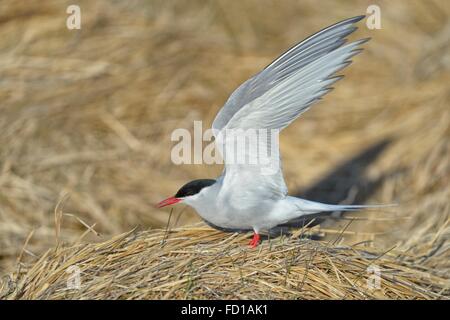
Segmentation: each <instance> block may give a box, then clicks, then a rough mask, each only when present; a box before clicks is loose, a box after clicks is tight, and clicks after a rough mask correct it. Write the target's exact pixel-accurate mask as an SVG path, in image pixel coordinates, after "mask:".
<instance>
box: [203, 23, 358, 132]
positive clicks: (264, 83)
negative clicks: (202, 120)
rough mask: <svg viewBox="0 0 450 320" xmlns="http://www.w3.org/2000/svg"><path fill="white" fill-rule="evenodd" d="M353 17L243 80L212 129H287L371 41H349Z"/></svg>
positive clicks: (319, 34)
mask: <svg viewBox="0 0 450 320" xmlns="http://www.w3.org/2000/svg"><path fill="white" fill-rule="evenodd" d="M363 18H364V16H358V17H354V18H350V19H347V20H344V21H341V22H338V23H336V24H334V25H332V26H330V27H328V28H325V29H323V30H321V31H319V32H317V33H315V34H314V35H312V36H310V37H308V38H307V39H305V40H304V41H302V42H300V43H298V44H297V45H295V46H293V47H292V48H291V49H289V50H288V51H287V52H285V53H284V54H282V55H281V56H280V57H279V58H277V59H276V60H275V61H273V62H272V63H271V64H270V65H268V66H267V67H266V68H265V69H263V70H262V71H261V72H259V73H258V74H256V75H255V76H253V77H252V78H250V79H249V80H247V81H246V82H244V83H243V84H242V85H241V86H240V87H239V88H237V89H236V90H235V91H234V92H233V93H232V94H231V96H230V97H229V99H228V100H227V102H226V103H225V105H224V106H223V108H222V109H221V110H220V111H219V113H218V114H217V116H216V118H215V120H214V122H213V125H212V128H213V131H214V133H215V135H216V137H217V135H218V133H219V132H220V131H222V129H236V128H241V129H249V128H251V129H283V128H285V127H286V126H287V125H289V123H291V122H292V121H293V120H294V119H295V118H297V117H298V116H299V115H300V114H301V113H302V112H304V111H306V110H307V109H308V107H309V106H310V105H311V104H312V103H314V102H315V101H317V100H318V99H320V97H322V96H323V95H324V94H326V93H327V92H328V91H329V90H330V86H331V85H332V84H333V83H334V82H336V81H337V80H339V79H340V77H332V75H334V74H335V73H336V72H337V71H339V70H340V69H342V68H344V67H346V66H347V65H348V64H350V62H351V61H350V60H349V59H350V58H351V57H352V56H354V55H355V54H357V53H358V52H360V51H361V50H362V49H359V48H358V47H359V45H361V44H362V43H364V42H366V41H367V39H363V40H359V41H356V42H353V43H350V44H348V45H345V46H344V44H345V42H346V39H345V37H347V36H348V35H349V34H351V33H352V32H354V31H355V30H356V29H357V27H355V25H354V24H355V23H356V22H358V21H360V20H361V19H363Z"/></svg>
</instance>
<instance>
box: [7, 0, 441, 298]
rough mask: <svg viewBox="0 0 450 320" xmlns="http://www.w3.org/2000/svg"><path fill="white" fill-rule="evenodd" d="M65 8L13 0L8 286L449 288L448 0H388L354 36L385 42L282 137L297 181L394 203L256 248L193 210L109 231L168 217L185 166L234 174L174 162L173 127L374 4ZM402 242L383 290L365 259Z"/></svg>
mask: <svg viewBox="0 0 450 320" xmlns="http://www.w3.org/2000/svg"><path fill="white" fill-rule="evenodd" d="M69 4H72V3H71V2H70V1H67V2H64V1H40V2H39V5H37V4H35V5H32V4H30V3H29V2H28V1H12V0H11V1H2V2H1V4H0V36H1V38H2V42H1V44H0V84H1V85H0V101H1V104H0V108H1V114H2V116H1V117H0V133H1V134H0V145H1V146H2V148H0V275H4V277H3V281H2V283H1V284H0V286H2V288H3V291H2V292H3V294H4V295H5V296H7V297H8V298H20V297H21V298H31V297H35V298H38V297H39V298H61V297H64V296H66V295H67V296H71V297H75V298H94V297H105V298H106V297H107V298H138V297H141V298H142V297H146V298H150V297H154V298H157V297H158V298H159V297H166V298H181V297H193V298H196V297H205V298H206V297H208V298H212V297H221V298H226V297H236V298H237V297H249V298H261V297H267V298H270V297H273V298H294V297H301V298H339V297H344V296H345V297H346V298H379V297H392V298H440V297H448V296H449V294H448V285H449V282H448V279H449V271H450V265H449V262H448V261H450V260H449V258H450V257H449V243H450V242H449V235H450V232H449V231H450V225H449V214H450V204H449V201H448V199H449V198H450V187H449V180H450V143H449V136H450V125H449V124H450V108H449V101H450V91H449V86H448V83H450V72H449V70H450V64H449V61H450V56H449V55H450V48H449V41H448V39H449V37H450V36H449V35H450V6H448V4H447V2H446V1H444V0H443V1H427V2H425V1H408V2H406V1H402V2H400V1H399V2H388V1H380V2H379V4H380V6H381V8H382V19H383V20H382V29H381V30H373V31H370V30H367V29H366V28H364V24H361V26H362V27H361V28H360V29H359V30H358V31H357V34H356V37H357V38H362V37H366V36H371V37H372V40H371V41H370V42H369V43H368V44H367V45H366V46H365V47H366V50H365V52H364V53H363V54H362V55H360V56H358V57H357V58H355V63H354V64H353V65H352V66H351V67H350V68H349V69H348V70H347V71H346V72H345V75H346V78H345V79H344V80H343V81H341V82H340V83H339V84H337V85H336V90H334V92H332V93H330V94H329V95H328V96H327V97H326V98H325V99H324V100H323V102H321V103H320V104H318V105H316V106H315V107H314V108H312V109H311V110H310V111H309V112H308V113H306V114H305V115H303V116H302V119H300V120H299V121H297V122H296V123H294V124H293V125H292V126H290V127H289V128H288V129H287V130H286V131H285V132H284V133H283V135H282V137H281V146H282V155H283V161H284V162H283V165H284V170H285V177H286V180H287V184H288V187H289V188H290V190H291V193H293V194H301V195H305V196H307V197H308V198H310V199H316V200H321V201H329V202H340V201H346V202H360V203H363V202H367V203H391V202H396V203H399V206H398V207H397V208H396V209H395V210H394V211H390V212H375V213H373V214H365V215H360V216H358V217H364V218H367V220H362V219H361V220H358V221H355V222H353V223H352V224H351V225H350V226H349V227H348V228H347V229H346V233H344V234H343V236H342V237H339V241H337V242H336V243H334V244H333V242H334V240H333V239H335V237H336V236H337V235H339V232H340V230H342V229H343V228H344V227H345V225H346V224H347V223H348V221H340V222H337V223H336V222H334V223H332V224H329V225H325V226H323V227H322V229H321V230H316V232H318V233H320V234H323V235H324V236H325V238H324V240H322V241H320V242H314V241H309V240H297V239H291V240H285V241H287V242H286V243H284V244H281V243H280V242H278V240H273V241H272V242H271V244H272V247H271V249H270V250H269V248H268V245H267V244H265V245H263V246H262V248H261V249H260V250H257V251H249V250H247V249H246V248H243V247H242V246H241V244H242V242H243V237H244V235H232V234H224V233H220V232H217V231H214V230H210V229H209V228H206V227H203V226H199V225H194V226H192V227H181V228H180V227H179V226H182V225H186V223H193V222H195V221H197V220H198V218H197V217H196V215H195V213H194V212H192V211H191V210H186V211H185V213H183V215H182V216H181V218H180V220H179V221H178V223H177V225H175V223H174V221H175V220H177V219H175V218H174V219H172V228H173V231H172V232H171V233H170V235H169V237H168V239H167V243H166V244H165V246H163V247H162V248H161V247H160V246H161V243H160V241H161V238H162V236H163V234H164V231H160V230H153V231H141V232H135V233H131V234H126V235H123V236H120V237H118V238H113V240H108V239H109V238H110V237H112V236H114V235H117V234H121V233H123V232H127V231H128V230H130V229H132V228H134V227H136V226H141V228H142V229H148V227H155V228H162V227H164V226H165V224H166V223H167V220H168V216H169V214H168V212H167V211H162V210H157V209H155V208H154V207H153V204H154V203H155V202H157V201H159V200H161V199H162V198H164V197H166V196H167V195H170V194H173V193H174V191H176V190H177V188H178V187H179V186H180V185H181V184H183V183H184V182H186V181H187V180H190V179H194V178H198V177H213V176H215V175H217V174H218V173H219V172H220V170H221V168H220V167H218V166H197V165H196V166H194V165H187V166H175V165H173V164H172V163H171V162H170V148H171V146H172V143H171V142H170V133H171V132H172V130H173V129H175V128H180V127H185V128H192V124H193V120H204V121H205V124H204V127H206V126H207V125H208V124H210V123H211V121H212V119H213V117H214V115H215V113H216V112H217V110H218V109H219V107H220V105H221V104H222V103H223V102H224V100H225V99H226V97H227V96H228V94H229V93H230V92H231V91H232V90H233V89H234V88H235V87H236V86H237V85H238V84H239V83H241V82H242V81H243V80H245V79H246V78H248V77H249V76H250V75H251V74H253V73H254V72H256V71H258V70H259V69H260V68H262V67H263V66H265V65H266V64H267V63H268V62H270V61H271V60H272V59H273V58H274V57H275V56H277V54H279V53H280V52H281V51H282V50H284V49H286V48H287V47H289V46H290V45H292V44H293V43H295V42H296V41H298V40H299V39H302V38H304V37H305V36H307V35H309V34H310V33H312V32H314V31H317V30H318V29H320V28H322V27H324V26H326V25H328V24H330V23H333V22H336V21H338V20H341V19H343V18H346V17H349V16H353V15H358V14H361V13H362V12H365V9H366V6H367V3H366V2H365V1H357V2H355V3H351V2H345V3H339V5H338V4H336V2H334V1H325V2H323V3H322V4H321V6H320V7H318V6H317V4H316V2H315V1H312V0H307V1H302V2H301V3H299V2H298V1H283V4H282V5H281V4H280V3H278V2H276V1H268V0H264V1H256V0H250V1H244V2H242V1H196V0H193V1H189V2H185V3H182V2H175V1H174V2H171V1H127V2H126V3H125V2H114V3H112V2H109V1H95V2H94V1H80V5H81V9H82V17H83V22H82V29H81V30H80V31H69V30H67V29H66V28H65V18H66V16H67V15H66V14H65V10H66V7H67V5H69ZM385 140H388V141H390V142H389V143H388V144H382V143H381V144H380V142H382V141H385ZM377 145H378V146H381V147H374V148H375V150H376V151H375V152H374V151H373V150H372V151H370V150H369V151H370V152H369V151H367V152H365V151H366V150H368V149H371V148H372V147H373V146H377ZM372 149H373V148H372ZM358 154H363V156H361V157H357V156H356V155H358ZM341 163H346V165H345V166H340V164H341ZM65 194H68V195H69V197H68V198H67V199H65V200H64V201H63V202H62V203H61V206H58V208H57V210H56V214H55V210H54V208H55V206H56V205H57V203H58V202H59V201H60V200H61V199H62V198H63V197H64V195H65ZM62 205H63V206H62ZM176 213H177V214H178V210H177V212H176ZM55 220H56V226H57V227H56V228H55ZM88 227H89V228H93V229H89V228H88ZM55 229H56V230H57V232H56V233H57V235H56V238H57V245H58V249H57V250H55V249H54V247H55ZM314 230H315V229H314ZM333 230H334V231H333ZM330 240H331V242H329V244H328V241H330ZM367 240H370V243H367V242H365V243H364V246H363V247H362V246H361V245H358V246H356V247H352V245H353V244H355V243H358V242H361V241H367ZM105 241H106V242H105ZM98 242H100V243H98ZM86 243H87V244H86ZM394 246H395V249H394V250H393V251H390V252H389V253H387V254H386V255H384V256H382V257H381V258H379V259H378V260H376V261H375V263H376V264H377V265H378V266H379V267H380V268H381V270H382V275H383V281H382V284H383V288H382V290H381V291H375V292H369V291H368V290H367V288H366V287H365V283H366V280H365V278H366V277H367V274H366V273H364V272H363V271H364V270H365V269H366V268H367V266H368V265H369V264H370V263H372V262H374V261H373V260H371V259H372V258H373V257H375V256H378V255H379V254H381V253H383V252H386V251H387V250H389V249H390V248H392V247H394ZM350 248H351V249H350ZM313 252H315V254H313ZM367 252H369V253H370V254H367ZM18 257H19V258H18ZM311 259H312V260H311ZM189 261H191V262H189ZM308 261H310V262H311V263H310V264H309V265H307V263H308ZM17 262H18V263H17ZM183 263H184V264H183ZM69 264H77V265H79V266H80V268H81V270H82V272H83V287H82V290H81V291H79V292H71V291H65V290H62V289H63V288H64V286H65V282H66V279H67V274H66V273H65V268H66V267H67V266H68V265H69ZM256 268H258V270H259V269H260V270H261V271H260V272H257V273H255V271H254V270H256ZM306 269H308V272H305V270H306ZM287 270H289V271H287ZM111 271H114V272H111ZM11 273H13V274H11ZM7 274H9V275H8V276H6V275H7ZM359 279H360V280H359ZM243 284H246V285H243ZM105 288H109V289H108V290H106V289H105Z"/></svg>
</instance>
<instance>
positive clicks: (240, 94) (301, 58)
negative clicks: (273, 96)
mask: <svg viewBox="0 0 450 320" xmlns="http://www.w3.org/2000/svg"><path fill="white" fill-rule="evenodd" d="M363 18H364V16H358V17H354V18H350V19H347V20H344V21H341V22H338V23H336V24H334V25H332V26H330V27H327V28H325V29H323V30H321V31H319V32H317V33H315V34H314V35H312V36H310V37H308V38H307V39H305V40H303V41H302V42H300V43H298V44H297V45H295V46H293V47H292V48H291V49H289V50H288V51H286V52H285V53H284V54H282V55H281V56H280V57H279V58H277V59H275V60H274V61H273V62H272V63H271V64H270V65H268V66H267V67H266V68H265V69H263V70H262V71H261V72H259V73H258V74H256V75H255V76H253V77H252V78H250V79H249V80H247V81H246V82H244V83H243V84H242V85H241V86H240V87H239V88H237V89H236V90H235V91H234V92H233V93H232V94H231V96H230V97H229V99H228V100H227V102H226V103H225V105H224V107H223V108H222V109H221V110H220V112H219V113H218V114H217V116H216V118H215V120H214V122H213V125H212V127H213V129H214V130H215V131H220V130H221V129H223V128H224V127H225V126H226V125H227V123H228V122H229V121H230V120H231V118H232V117H233V116H234V115H235V114H236V113H237V112H238V111H239V110H240V109H242V108H243V107H244V106H245V105H247V104H248V103H250V102H251V101H253V100H255V99H256V98H258V97H260V96H262V95H263V94H264V93H266V92H267V91H269V90H271V89H272V88H274V87H275V86H277V85H278V84H280V83H281V82H283V81H285V80H286V79H288V78H289V77H291V76H292V75H294V74H295V73H297V72H298V71H299V70H301V69H303V68H304V67H306V66H308V65H309V64H311V63H312V62H314V61H317V60H318V59H320V58H322V57H324V56H326V55H328V54H329V53H331V52H333V51H334V50H336V49H337V48H339V47H341V46H342V45H343V44H344V43H345V42H346V40H345V37H347V36H348V35H349V34H351V33H352V32H354V31H355V30H356V29H357V28H356V27H355V26H354V24H355V23H356V22H358V21H360V20H361V19H363ZM299 80H301V79H299Z"/></svg>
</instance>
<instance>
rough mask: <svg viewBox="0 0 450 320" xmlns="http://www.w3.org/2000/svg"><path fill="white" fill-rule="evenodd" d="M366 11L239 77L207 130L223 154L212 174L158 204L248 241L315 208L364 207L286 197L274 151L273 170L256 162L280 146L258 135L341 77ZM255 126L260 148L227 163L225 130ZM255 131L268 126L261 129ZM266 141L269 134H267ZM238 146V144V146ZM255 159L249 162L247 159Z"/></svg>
mask: <svg viewBox="0 0 450 320" xmlns="http://www.w3.org/2000/svg"><path fill="white" fill-rule="evenodd" d="M362 18H363V16H360V17H355V18H351V19H347V20H344V21H342V22H339V23H337V24H335V25H333V26H330V27H328V28H326V29H323V30H322V31H320V32H318V33H316V34H314V35H313V36H311V37H309V38H307V39H306V40H304V41H302V42H300V43H299V44H297V45H295V46H294V47H292V48H291V49H290V50H288V51H287V52H286V53H284V54H283V55H281V56H280V57H279V58H277V59H276V60H275V61H274V62H272V63H271V64H270V65H269V66H267V67H266V68H265V69H263V70H262V71H261V72H259V73H258V74H256V75H255V76H253V77H252V78H250V79H249V80H247V81H246V82H244V83H243V84H242V85H241V86H240V87H239V88H238V89H236V90H235V91H234V92H233V94H232V95H231V96H230V98H229V99H228V101H227V102H226V103H225V105H224V107H223V108H222V109H221V110H220V111H219V113H218V115H217V116H216V118H215V120H214V122H213V125H212V128H213V131H214V135H215V138H216V140H215V142H216V145H218V147H219V150H221V153H222V155H224V159H225V168H224V171H223V173H222V175H221V176H219V177H218V178H217V179H215V180H212V179H201V180H194V181H192V182H189V183H188V184H186V185H185V186H183V187H182V188H181V189H180V190H179V191H178V192H177V194H176V195H175V196H174V197H171V198H168V199H166V200H164V201H162V202H161V203H160V204H159V207H163V206H166V205H169V204H174V203H177V202H180V201H183V202H184V203H186V204H188V205H190V206H191V207H193V208H194V209H195V210H196V211H197V212H198V214H199V215H200V216H201V217H202V218H203V219H204V220H206V221H207V222H208V223H210V224H211V225H214V226H216V227H219V228H222V229H229V230H253V231H254V233H255V237H254V239H253V240H252V242H251V245H252V246H255V245H257V243H258V241H259V233H260V232H261V231H269V230H270V229H272V228H274V227H276V226H278V225H281V224H284V223H286V222H289V221H291V220H293V219H298V218H299V217H303V216H310V215H314V214H317V213H319V212H333V211H351V210H356V209H360V208H364V207H368V206H348V205H329V204H323V203H319V202H313V201H308V200H304V199H300V198H297V197H293V196H289V195H288V190H287V187H286V184H285V182H284V178H283V173H282V169H281V158H280V156H279V153H278V152H275V156H274V157H273V158H271V164H274V165H272V166H271V167H270V168H271V169H272V170H270V171H267V170H266V171H265V169H267V163H265V164H264V165H263V164H262V163H261V162H260V161H258V160H260V158H261V155H260V153H258V152H259V151H260V150H262V149H261V148H262V147H269V149H271V155H273V154H274V153H273V151H278V145H277V144H274V143H272V142H271V140H267V139H261V138H262V137H264V135H265V134H267V132H272V131H275V132H279V131H281V130H282V129H284V128H285V127H287V126H288V125H289V124H290V123H291V122H292V121H294V120H295V119H296V118H297V117H298V116H300V114H302V113H303V112H304V111H306V110H307V109H309V107H310V106H311V105H312V104H313V103H314V102H316V101H318V100H319V99H320V98H321V97H322V96H323V95H325V94H326V93H327V92H328V91H330V90H331V87H330V86H331V85H332V84H333V83H334V82H336V81H338V80H339V79H340V78H341V77H339V76H334V75H335V73H336V72H337V71H339V70H341V69H343V68H344V67H346V66H347V65H348V64H350V62H351V61H350V60H349V59H350V58H351V57H352V56H354V55H355V54H357V53H359V52H360V51H361V50H362V49H360V48H359V46H360V45H361V44H362V43H364V42H366V41H367V39H363V40H359V41H355V42H352V43H350V44H347V45H344V44H345V42H346V40H345V37H346V36H348V35H349V34H350V33H352V32H353V31H355V30H356V27H355V26H354V23H356V22H358V21H359V20H361V19H362ZM233 130H234V131H236V130H254V131H255V132H256V135H255V137H256V142H255V144H257V146H258V148H256V149H252V148H249V147H247V146H245V147H244V148H240V149H239V148H238V149H237V152H241V153H242V154H243V155H244V156H245V159H246V161H245V162H244V163H241V162H234V161H230V159H231V158H228V157H227V150H228V148H229V147H230V146H233V148H234V145H235V143H236V140H235V139H234V138H233V136H232V135H231V136H230V135H229V134H228V131H233ZM258 130H266V131H264V132H263V133H261V132H262V131H258ZM266 138H267V136H266ZM241 147H242V146H241ZM255 150H257V151H255ZM251 160H254V161H251Z"/></svg>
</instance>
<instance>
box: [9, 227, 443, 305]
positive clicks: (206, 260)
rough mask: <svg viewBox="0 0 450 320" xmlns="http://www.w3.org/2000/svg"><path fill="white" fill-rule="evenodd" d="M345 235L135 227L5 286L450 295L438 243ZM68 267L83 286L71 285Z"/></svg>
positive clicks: (242, 295)
mask: <svg viewBox="0 0 450 320" xmlns="http://www.w3.org/2000/svg"><path fill="white" fill-rule="evenodd" d="M308 232H311V231H308ZM342 234H343V233H341V234H340V235H338V236H337V237H336V239H335V241H328V242H319V241H313V240H306V239H304V238H303V237H297V236H298V234H297V236H296V235H293V236H292V237H289V238H285V237H279V238H276V239H272V240H267V241H264V243H263V244H262V245H261V246H260V247H259V248H258V249H248V248H247V247H246V246H245V244H246V243H247V241H248V239H247V238H248V235H239V234H236V233H234V234H229V235H226V236H224V234H223V233H222V232H218V231H214V230H211V229H210V228H208V227H205V226H202V225H194V226H189V227H184V228H178V229H175V230H171V231H167V232H166V231H164V230H154V231H146V232H135V231H131V232H128V233H124V234H122V235H120V236H117V237H114V238H113V239H111V240H109V241H106V242H103V243H99V244H87V245H78V246H74V247H68V248H58V249H55V250H49V251H47V252H46V253H45V254H44V255H43V256H42V257H41V258H40V259H39V261H38V262H37V263H36V264H35V265H34V266H33V267H31V268H30V269H29V270H27V272H25V273H23V274H21V275H20V276H19V277H18V278H16V279H7V280H5V281H4V283H3V288H2V292H3V293H2V294H3V297H4V298H10V299H66V298H75V299H186V298H195V299H214V298H219V299H298V298H302V299H367V298H396V299H398V298H401V299H411V298H414V299H437V298H443V297H449V294H450V292H449V290H448V281H447V280H446V279H445V278H444V275H442V274H439V272H437V271H436V270H434V269H433V268H432V267H430V266H429V265H428V264H427V260H429V259H430V258H431V256H432V253H431V252H432V251H433V250H436V249H437V248H436V247H435V246H433V245H430V243H427V244H424V245H423V246H422V248H421V252H420V255H418V252H417V250H416V252H415V254H410V253H405V252H403V251H400V252H399V251H396V250H395V249H391V250H388V251H386V252H381V251H379V250H375V249H373V248H368V247H364V246H361V245H354V246H345V245H337V244H336V240H339V237H340V236H341V235H342ZM301 235H305V233H302V234H301ZM430 255H431V256H430ZM74 267H75V268H76V269H75V268H74ZM75 270H77V271H75ZM19 272H20V271H19ZM74 272H79V275H80V278H79V279H80V282H79V283H78V285H79V287H74V285H73V284H72V285H71V283H72V281H73V280H74ZM377 275H379V276H380V278H379V280H378V279H377V278H376V277H377Z"/></svg>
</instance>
